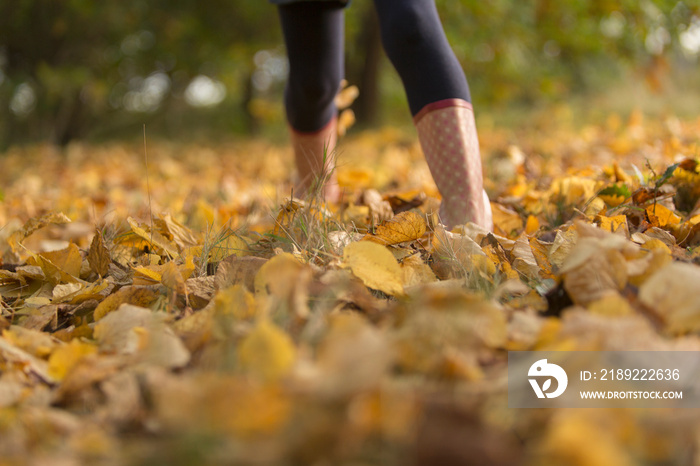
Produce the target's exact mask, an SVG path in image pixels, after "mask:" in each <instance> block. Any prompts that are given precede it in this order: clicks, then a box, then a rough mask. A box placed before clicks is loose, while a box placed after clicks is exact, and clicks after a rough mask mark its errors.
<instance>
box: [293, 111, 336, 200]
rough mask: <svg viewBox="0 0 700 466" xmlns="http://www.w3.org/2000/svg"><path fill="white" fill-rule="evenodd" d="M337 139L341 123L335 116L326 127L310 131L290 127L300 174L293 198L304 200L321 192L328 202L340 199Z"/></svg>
mask: <svg viewBox="0 0 700 466" xmlns="http://www.w3.org/2000/svg"><path fill="white" fill-rule="evenodd" d="M337 139H338V122H337V119H336V118H335V117H334V118H333V119H332V120H331V121H330V122H328V124H326V126H324V127H323V128H321V129H320V130H318V131H314V132H311V133H305V132H300V131H296V130H295V129H293V128H290V140H291V143H292V148H293V150H294V160H295V162H296V166H297V173H298V181H297V182H296V183H295V186H294V197H296V198H299V199H303V198H305V197H306V196H308V195H310V194H316V193H318V194H320V195H321V196H322V197H323V199H324V200H326V201H328V202H336V201H337V200H338V198H339V197H340V190H339V188H338V182H337V180H336V175H335V146H336V142H337ZM319 185H322V186H319Z"/></svg>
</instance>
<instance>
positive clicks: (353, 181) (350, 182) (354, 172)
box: [338, 167, 374, 189]
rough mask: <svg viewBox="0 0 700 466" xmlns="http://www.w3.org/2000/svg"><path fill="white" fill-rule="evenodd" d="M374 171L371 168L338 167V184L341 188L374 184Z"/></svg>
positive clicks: (356, 187)
mask: <svg viewBox="0 0 700 466" xmlns="http://www.w3.org/2000/svg"><path fill="white" fill-rule="evenodd" d="M373 178H374V173H373V172H372V170H370V169H369V168H360V167H355V168H347V167H340V168H339V169H338V184H339V185H340V187H341V188H349V189H364V188H368V187H370V186H371V185H372V180H373Z"/></svg>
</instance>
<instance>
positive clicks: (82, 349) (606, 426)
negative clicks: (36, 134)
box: [0, 112, 700, 466]
mask: <svg viewBox="0 0 700 466" xmlns="http://www.w3.org/2000/svg"><path fill="white" fill-rule="evenodd" d="M550 117H551V118H549V119H546V120H543V121H542V123H541V124H530V125H529V126H528V127H527V129H521V130H514V129H509V130H499V129H495V128H496V127H497V125H493V124H486V125H484V127H483V128H482V129H481V130H480V139H481V144H482V155H483V159H484V171H485V174H486V177H485V180H486V181H485V187H486V190H487V191H488V193H489V195H490V197H491V200H492V208H493V211H494V221H495V228H494V232H493V233H488V232H485V231H482V230H480V229H478V228H476V227H474V226H465V227H460V228H458V229H456V230H454V231H451V232H449V231H445V230H444V228H442V227H441V226H440V225H439V224H438V223H437V222H436V218H435V215H434V214H433V212H434V211H435V210H436V207H437V206H438V205H439V200H438V193H437V191H436V189H435V186H434V185H433V183H432V180H431V178H430V174H429V171H428V169H427V166H426V165H425V163H424V162H423V160H422V155H421V152H420V147H419V145H418V143H417V141H416V139H415V135H413V134H405V133H402V132H399V131H397V130H393V129H391V128H385V129H383V130H378V131H372V132H362V133H358V134H356V135H352V136H349V137H347V138H346V139H344V140H342V142H341V144H340V146H339V151H338V154H337V161H338V168H337V176H338V179H339V183H340V185H341V187H342V188H343V189H344V195H343V198H342V201H341V202H340V203H338V204H331V205H324V204H323V203H322V202H321V200H320V199H307V200H305V201H303V202H302V201H298V200H293V201H291V200H289V199H287V198H288V196H289V193H290V192H291V189H290V186H291V185H290V179H291V178H292V173H293V170H292V157H291V153H290V151H289V149H288V148H286V147H280V146H276V145H272V144H269V143H267V142H265V141H264V140H248V141H237V142H230V143H220V144H216V145H212V146H207V145H202V144H177V143H174V142H165V141H150V140H149V141H147V144H146V147H143V146H141V145H129V144H124V143H112V144H103V145H88V144H73V145H70V146H68V147H67V148H66V149H65V150H64V151H59V150H57V149H55V148H53V147H50V146H44V145H40V146H26V147H21V148H19V147H18V148H13V149H11V150H9V151H8V152H7V153H6V154H4V155H3V156H2V158H0V166H1V167H2V169H1V170H0V187H1V189H2V196H3V198H2V201H1V202H0V225H2V229H1V230H0V251H1V253H2V270H0V295H1V296H2V314H1V316H0V329H1V330H2V336H0V465H5V464H7V465H9V464H54V465H62V464H66V465H70V464H85V463H89V464H93V463H94V464H154V463H156V464H183V465H184V464H279V465H285V464H290V465H292V464H305V465H306V464H308V465H330V464H333V465H344V464H347V465H350V464H352V465H361V464H397V465H398V464H418V465H435V464H440V465H450V464H455V465H457V464H502V465H513V464H547V465H553V464H567V465H570V464H575V465H591V466H593V465H595V466H601V465H615V466H620V465H633V464H649V465H652V464H654V465H656V464H699V463H700V426H698V420H697V416H695V415H693V414H692V413H693V412H694V411H693V410H690V411H681V410H678V409H672V408H663V409H653V408H649V409H636V408H635V409H633V408H629V407H625V406H621V407H620V406H617V407H615V406H614V407H611V408H604V409H576V408H567V407H558V408H556V409H514V408H509V407H508V383H507V382H508V377H507V375H508V364H507V363H508V352H509V351H526V350H528V351H529V350H538V351H546V350H549V351H605V350H607V351H616V350H653V351H662V350H677V351H681V350H683V351H698V350H700V337H699V336H698V332H699V331H700V300H698V299H697V288H698V285H699V284H700V165H699V164H698V161H699V159H700V119H696V120H692V121H684V120H680V119H678V118H676V117H673V116H667V117H664V118H655V119H647V118H645V117H644V116H643V115H642V114H641V113H640V112H633V113H632V114H631V116H630V117H629V118H624V119H623V118H620V117H618V116H616V115H610V116H609V117H607V119H606V120H605V121H603V122H601V123H600V124H597V125H588V126H585V127H577V128H574V127H572V126H570V125H566V124H559V123H558V122H560V121H564V120H567V118H568V120H567V121H570V119H571V118H570V117H571V115H569V116H568V117H567V118H564V117H563V116H562V115H559V114H557V113H553V114H551V115H550Z"/></svg>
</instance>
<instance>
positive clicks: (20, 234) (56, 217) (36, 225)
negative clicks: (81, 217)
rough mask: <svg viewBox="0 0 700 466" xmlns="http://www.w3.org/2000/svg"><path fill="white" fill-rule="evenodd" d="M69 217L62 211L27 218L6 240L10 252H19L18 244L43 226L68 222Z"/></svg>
mask: <svg viewBox="0 0 700 466" xmlns="http://www.w3.org/2000/svg"><path fill="white" fill-rule="evenodd" d="M70 221H71V220H70V219H69V218H68V217H67V216H66V215H65V214H64V213H63V212H53V213H48V214H44V215H42V216H41V217H38V218H36V217H34V218H30V219H29V220H27V222H26V223H25V224H24V225H23V226H22V228H20V229H19V230H17V231H15V232H14V233H12V235H11V236H10V238H8V240H7V242H8V244H9V245H10V247H11V248H12V252H14V253H18V252H19V245H20V243H22V241H24V239H25V238H27V237H28V236H30V235H31V234H32V233H34V232H35V231H37V230H39V229H41V228H44V227H45V226H46V225H50V224H59V225H60V224H64V223H70Z"/></svg>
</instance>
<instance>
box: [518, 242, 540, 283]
mask: <svg viewBox="0 0 700 466" xmlns="http://www.w3.org/2000/svg"><path fill="white" fill-rule="evenodd" d="M530 244H531V242H530V241H529V240H528V238H527V236H526V235H525V234H523V235H520V237H519V238H518V239H517V240H516V241H515V244H514V245H513V249H512V250H511V254H512V256H513V258H514V259H513V268H514V269H515V270H517V271H518V272H519V273H521V274H522V275H523V276H525V277H527V278H530V279H538V278H540V265H539V263H538V262H537V259H536V258H535V255H534V253H533V251H532V248H531V246H530Z"/></svg>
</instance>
